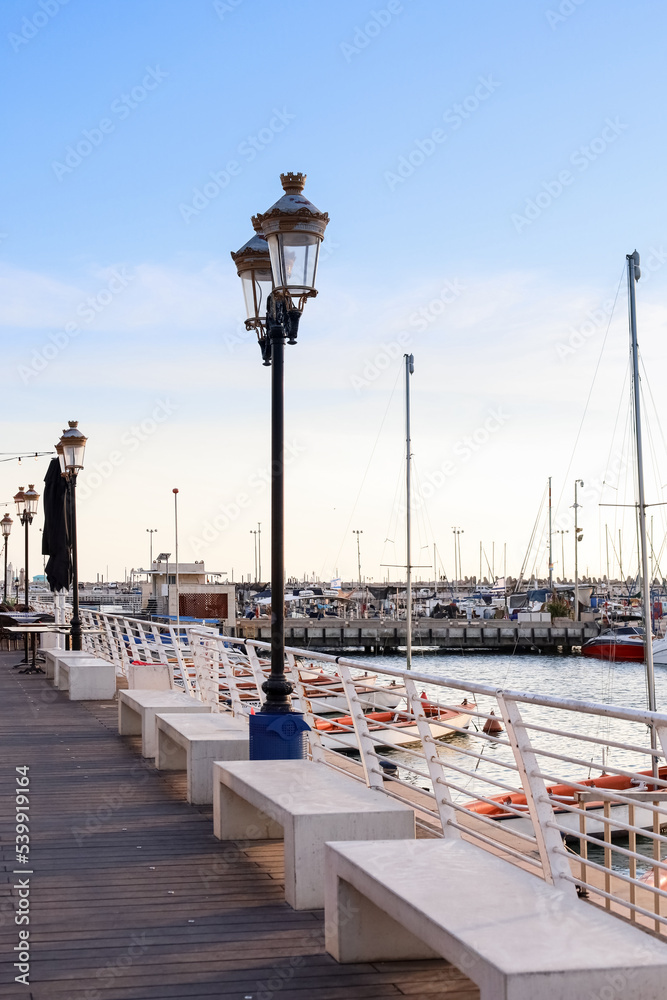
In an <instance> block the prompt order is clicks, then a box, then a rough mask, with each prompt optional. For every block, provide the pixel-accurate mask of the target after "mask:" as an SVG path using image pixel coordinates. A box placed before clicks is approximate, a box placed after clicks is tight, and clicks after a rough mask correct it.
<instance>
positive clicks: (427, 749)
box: [404, 677, 461, 840]
mask: <svg viewBox="0 0 667 1000" xmlns="http://www.w3.org/2000/svg"><path fill="white" fill-rule="evenodd" d="M404 683H405V690H406V692H407V695H408V708H409V709H411V711H412V714H413V715H414V717H415V722H416V723H417V729H418V730H419V736H420V738H421V741H422V748H423V750H424V756H425V757H426V763H427V764H428V773H429V774H430V776H431V781H432V783H433V794H434V795H435V801H436V804H437V806H438V815H439V817H440V823H441V824H442V835H443V837H444V838H445V839H447V840H459V839H460V837H461V833H460V831H459V830H457V829H455V827H453V826H450V823H455V822H456V810H455V809H454V806H453V805H452V797H451V795H450V794H449V787H448V786H447V783H446V781H445V779H444V773H445V769H444V762H443V761H442V760H441V759H440V758H439V757H438V750H437V744H436V741H435V739H434V738H433V734H432V732H431V727H430V726H429V724H428V720H427V718H426V713H425V712H424V703H423V702H422V700H421V698H420V697H419V695H418V694H417V688H416V687H415V682H414V681H413V679H412V678H411V677H406V678H405V682H404Z"/></svg>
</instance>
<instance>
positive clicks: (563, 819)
mask: <svg viewBox="0 0 667 1000" xmlns="http://www.w3.org/2000/svg"><path fill="white" fill-rule="evenodd" d="M639 774H641V775H642V776H643V777H644V778H645V779H646V780H645V781H638V780H637V779H636V778H628V777H626V776H625V775H623V774H604V775H601V776H600V777H598V778H587V779H585V780H583V781H579V782H577V784H578V785H582V786H584V787H585V788H606V789H609V790H610V791H614V792H620V793H621V794H623V793H627V797H628V798H632V793H633V791H634V792H639V791H649V790H650V789H651V785H650V781H651V778H652V777H653V772H652V771H640V772H639ZM658 777H659V778H661V779H662V780H663V781H665V780H667V765H666V766H663V767H661V768H660V769H659V773H658ZM653 788H655V786H653ZM578 791H580V789H577V788H575V787H574V786H573V785H568V784H567V783H566V782H564V783H563V784H560V785H548V786H547V792H548V793H549V797H550V799H551V805H552V808H553V811H554V814H555V815H556V818H557V821H558V823H559V825H560V826H563V827H566V828H568V830H569V832H568V833H566V834H565V837H566V838H567V839H570V838H578V837H579V833H580V816H579V814H578V813H574V812H571V811H570V810H569V809H567V808H566V806H568V805H571V806H574V805H576V807H577V808H578V809H583V810H585V812H586V817H585V818H586V829H585V833H587V834H588V835H589V836H591V837H598V836H602V835H603V834H604V829H605V816H604V801H603V800H602V799H600V801H599V802H597V801H592V802H578V800H577V792H578ZM661 791H662V789H661ZM491 800H492V801H491V802H484V801H482V800H480V799H477V800H474V801H472V802H466V803H465V808H466V809H469V810H470V812H473V813H477V814H478V815H480V816H488V817H490V818H491V819H494V820H498V821H499V822H501V823H502V824H503V826H504V827H506V828H507V829H508V830H511V831H516V832H517V833H520V834H521V833H523V834H526V835H528V836H530V835H532V833H533V823H532V820H531V818H530V815H529V813H528V803H527V801H526V796H525V795H523V794H520V793H518V792H513V793H512V794H510V795H493V796H491ZM629 810H630V806H628V805H627V804H626V803H613V804H612V805H611V806H610V808H609V818H610V819H611V820H612V822H614V823H616V822H620V823H626V824H629V822H630V816H629ZM517 811H518V812H519V813H521V812H525V815H524V816H522V815H517V814H516V813H517ZM653 815H654V813H653V811H652V810H651V809H645V808H643V807H642V805H641V803H639V802H638V803H637V805H636V806H634V823H633V825H634V826H639V827H641V828H642V829H644V830H652V829H653ZM623 832H624V831H622V830H617V829H615V828H614V827H613V826H612V827H611V834H612V836H615V835H616V834H619V833H623Z"/></svg>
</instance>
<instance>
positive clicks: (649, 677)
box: [627, 250, 656, 766]
mask: <svg viewBox="0 0 667 1000" xmlns="http://www.w3.org/2000/svg"><path fill="white" fill-rule="evenodd" d="M627 261H628V294H629V307H630V347H631V352H632V394H633V403H634V420H635V444H636V448H637V500H638V504H639V509H638V515H639V517H638V520H639V548H640V552H641V573H640V576H641V581H642V584H641V589H642V605H643V609H644V649H645V657H646V687H647V690H648V708H649V711H650V712H655V711H656V699H655V672H654V669H653V640H652V629H651V587H650V581H649V575H648V574H649V569H648V554H647V551H646V497H645V493H644V454H643V451H642V422H641V407H640V393H639V351H638V348H637V307H636V302H635V283H636V282H637V281H639V278H640V276H641V271H640V270H639V254H638V253H637V251H636V250H635V252H634V253H631V254H628V255H627ZM651 736H652V740H654V739H655V732H654V730H653V729H651ZM653 764H654V766H655V765H656V761H655V758H654V759H653Z"/></svg>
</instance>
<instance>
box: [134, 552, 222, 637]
mask: <svg viewBox="0 0 667 1000" xmlns="http://www.w3.org/2000/svg"><path fill="white" fill-rule="evenodd" d="M146 573H147V575H148V576H149V577H150V579H149V581H148V582H147V583H142V584H141V591H142V598H143V600H142V604H143V606H144V607H149V608H150V607H151V605H152V608H153V609H154V611H155V613H156V614H158V615H171V616H173V617H176V614H180V615H181V617H183V618H212V619H215V620H216V621H222V622H224V624H225V625H227V626H229V627H233V626H234V625H235V623H236V588H235V586H234V584H233V583H221V582H219V581H220V579H221V578H222V577H223V576H225V574H224V573H220V572H216V573H207V572H206V568H205V566H204V560H203V559H202V560H201V562H194V563H182V562H179V564H178V589H177V588H176V564H175V562H166V561H162V562H158V561H155V562H154V563H153V565H152V567H151V569H150V570H146Z"/></svg>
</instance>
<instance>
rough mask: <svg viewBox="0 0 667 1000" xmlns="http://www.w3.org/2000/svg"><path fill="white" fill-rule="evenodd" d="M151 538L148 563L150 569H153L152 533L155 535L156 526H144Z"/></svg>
mask: <svg viewBox="0 0 667 1000" xmlns="http://www.w3.org/2000/svg"><path fill="white" fill-rule="evenodd" d="M146 531H147V532H148V534H149V537H150V540H151V561H150V563H149V564H148V565H149V566H150V568H151V569H153V535H157V528H146Z"/></svg>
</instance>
